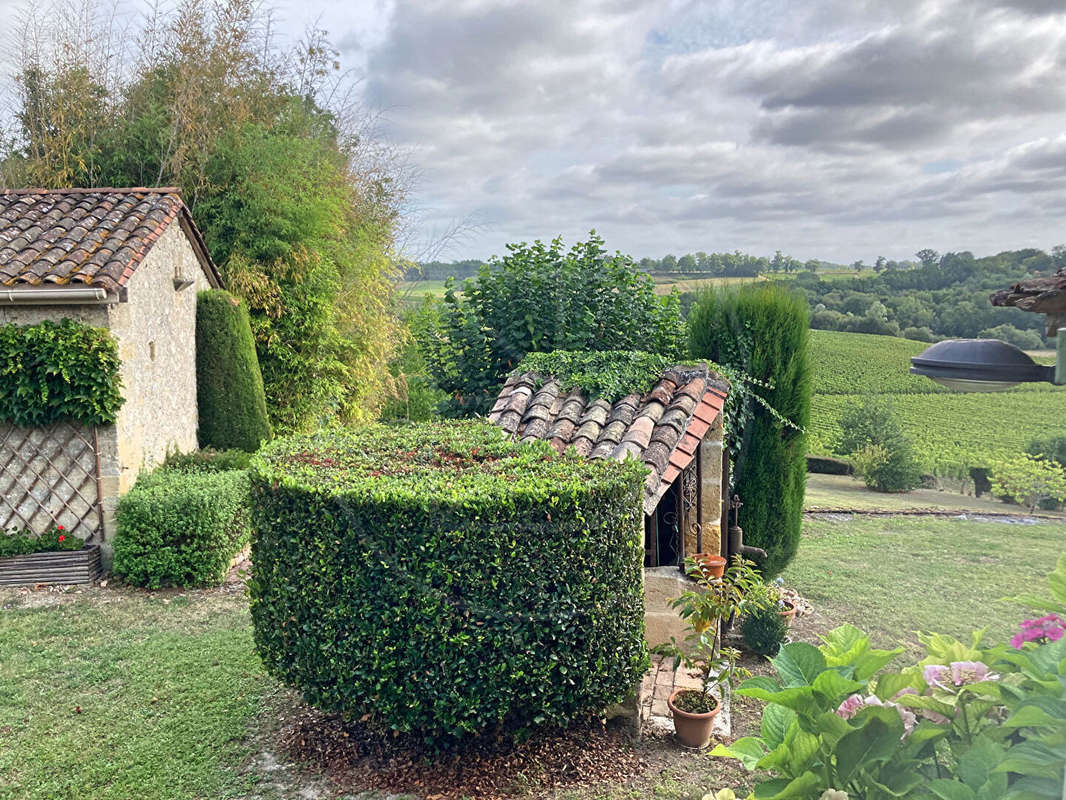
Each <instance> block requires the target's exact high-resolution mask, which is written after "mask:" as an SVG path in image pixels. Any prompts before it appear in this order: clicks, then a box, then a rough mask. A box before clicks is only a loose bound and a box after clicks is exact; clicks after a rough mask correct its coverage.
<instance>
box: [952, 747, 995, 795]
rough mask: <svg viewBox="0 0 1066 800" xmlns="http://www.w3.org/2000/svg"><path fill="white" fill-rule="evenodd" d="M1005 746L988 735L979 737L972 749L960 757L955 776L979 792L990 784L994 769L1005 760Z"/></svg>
mask: <svg viewBox="0 0 1066 800" xmlns="http://www.w3.org/2000/svg"><path fill="white" fill-rule="evenodd" d="M1004 753H1005V749H1004V747H1003V745H1001V744H999V743H998V742H994V741H993V740H992V739H990V738H989V737H988V736H987V735H980V736H977V737H976V738H975V739H974V740H973V742H971V744H970V747H969V748H968V749H967V750H966V752H965V753H963V754H962V755H961V756H960V757H959V763H958V766H957V767H956V769H955V774H956V775H958V777H959V779H960V780H961V781H962V782H963V783H965V784H966V785H967V786H969V787H970V788H971V789H973V790H974V792H977V791H978V790H979V789H981V787H983V786H984V785H985V784H986V783H987V782H988V777H989V775H991V774H992V769H993V768H994V767H995V766H996V764H998V763H999V762H1001V761H1002V760H1003V754H1004Z"/></svg>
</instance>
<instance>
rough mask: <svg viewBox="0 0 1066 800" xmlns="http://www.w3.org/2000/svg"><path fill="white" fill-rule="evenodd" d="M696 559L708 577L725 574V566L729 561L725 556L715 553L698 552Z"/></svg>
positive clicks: (718, 576)
mask: <svg viewBox="0 0 1066 800" xmlns="http://www.w3.org/2000/svg"><path fill="white" fill-rule="evenodd" d="M695 559H696V563H698V564H699V565H700V569H701V570H702V571H703V575H704V577H707V578H721V577H722V576H723V575H725V568H726V565H727V564H728V563H729V562H727V561H726V559H725V557H724V556H720V555H716V554H714V553H696V555H695Z"/></svg>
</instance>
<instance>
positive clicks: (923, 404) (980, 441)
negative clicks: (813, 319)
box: [809, 331, 1066, 469]
mask: <svg viewBox="0 0 1066 800" xmlns="http://www.w3.org/2000/svg"><path fill="white" fill-rule="evenodd" d="M927 346H928V345H926V344H924V343H922V342H912V341H909V340H907V339H899V338H896V337H892V336H872V335H868V334H861V333H839V332H836V331H811V353H812V364H813V371H814V397H813V400H812V408H811V424H810V433H811V436H810V445H809V447H810V450H811V452H815V453H825V452H830V451H831V450H832V447H833V445H834V444H835V442H836V441H837V440H838V437H839V436H840V432H841V431H840V416H841V414H842V413H843V412H844V410H845V409H846V408H847V407H848V406H849V405H852V404H855V403H859V402H861V401H862V399H863V397H864V396H865V395H880V396H884V397H887V398H888V399H889V400H890V401H891V403H892V405H893V406H894V407H895V409H896V412H897V413H898V415H899V417H900V421H901V422H902V424H903V427H904V429H905V430H906V431H907V433H908V434H909V435H910V436H911V438H912V439H913V440H914V442H915V444H916V445H917V448H918V453H919V456H920V457H921V458H922V460H923V461H924V462H925V466H926V468H927V469H932V468H934V467H935V466H936V465H938V464H940V465H954V464H961V463H972V460H973V458H974V457H976V458H977V459H985V458H987V457H989V456H992V457H996V456H1003V455H1011V454H1014V453H1018V452H1020V451H1022V450H1024V449H1025V446H1026V445H1027V444H1028V443H1029V442H1030V441H1032V440H1033V439H1034V438H1036V437H1038V436H1046V435H1049V434H1055V433H1058V434H1061V435H1066V415H1064V414H1063V411H1064V410H1066V389H1060V388H1057V387H1053V386H1051V385H1050V384H1031V385H1028V386H1024V385H1023V386H1019V387H1016V388H1014V389H1011V390H1010V391H1007V392H998V393H984V392H982V393H971V394H968V393H959V392H952V391H950V390H948V389H945V388H944V387H941V386H937V385H936V384H935V383H933V382H932V381H930V380H928V379H926V378H922V377H919V376H917V375H911V374H910V373H909V372H908V369H909V368H910V362H909V359H910V357H911V356H912V355H917V354H918V353H920V352H921V351H922V350H924V349H925V348H926V347H927ZM1041 360H1044V361H1045V362H1046V361H1048V360H1049V359H1048V358H1047V357H1046V356H1044V357H1043V358H1042V359H1041ZM1051 360H1053V359H1051Z"/></svg>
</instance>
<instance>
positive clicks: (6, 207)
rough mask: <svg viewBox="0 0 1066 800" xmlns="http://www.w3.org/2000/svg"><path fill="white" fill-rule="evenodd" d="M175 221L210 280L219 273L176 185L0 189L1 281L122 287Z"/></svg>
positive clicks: (13, 284) (29, 284)
mask: <svg viewBox="0 0 1066 800" xmlns="http://www.w3.org/2000/svg"><path fill="white" fill-rule="evenodd" d="M174 220H180V221H181V224H182V226H183V227H184V228H185V230H186V232H187V233H188V234H189V237H190V239H191V240H192V243H193V249H194V250H195V251H196V253H197V256H198V257H199V258H200V262H201V264H202V265H203V268H204V271H205V272H206V273H207V274H208V275H209V276H210V278H211V280H212V283H213V284H214V285H220V283H219V280H218V272H217V270H216V269H215V266H214V264H213V263H212V262H211V258H210V256H209V255H208V253H207V249H206V247H204V244H203V240H202V239H201V238H200V235H199V233H197V232H196V229H195V226H194V225H193V224H192V217H191V216H190V215H189V211H188V209H187V208H186V207H185V204H184V203H182V201H181V197H180V196H179V194H178V190H177V189H173V188H161V189H146V188H135V189H54V190H45V189H22V190H14V191H12V190H7V191H3V192H0V284H2V285H4V286H20V285H23V286H42V285H48V284H55V285H59V286H63V285H67V284H71V283H81V284H85V285H89V286H98V287H100V288H102V289H107V290H109V291H111V290H116V289H119V288H120V287H122V286H124V285H125V284H126V283H127V281H128V280H129V279H130V276H132V275H133V272H134V270H136V268H137V266H138V265H139V264H140V263H141V262H142V261H143V260H144V257H145V256H146V255H147V254H148V251H149V250H150V249H151V247H152V245H153V244H154V243H155V242H156V241H157V240H158V239H159V237H160V235H162V233H163V231H164V230H166V228H167V227H168V226H169V225H170V223H171V222H173V221H174Z"/></svg>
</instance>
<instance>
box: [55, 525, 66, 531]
mask: <svg viewBox="0 0 1066 800" xmlns="http://www.w3.org/2000/svg"><path fill="white" fill-rule="evenodd" d="M56 530H57V531H65V530H66V528H64V527H63V526H62V525H56Z"/></svg>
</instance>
